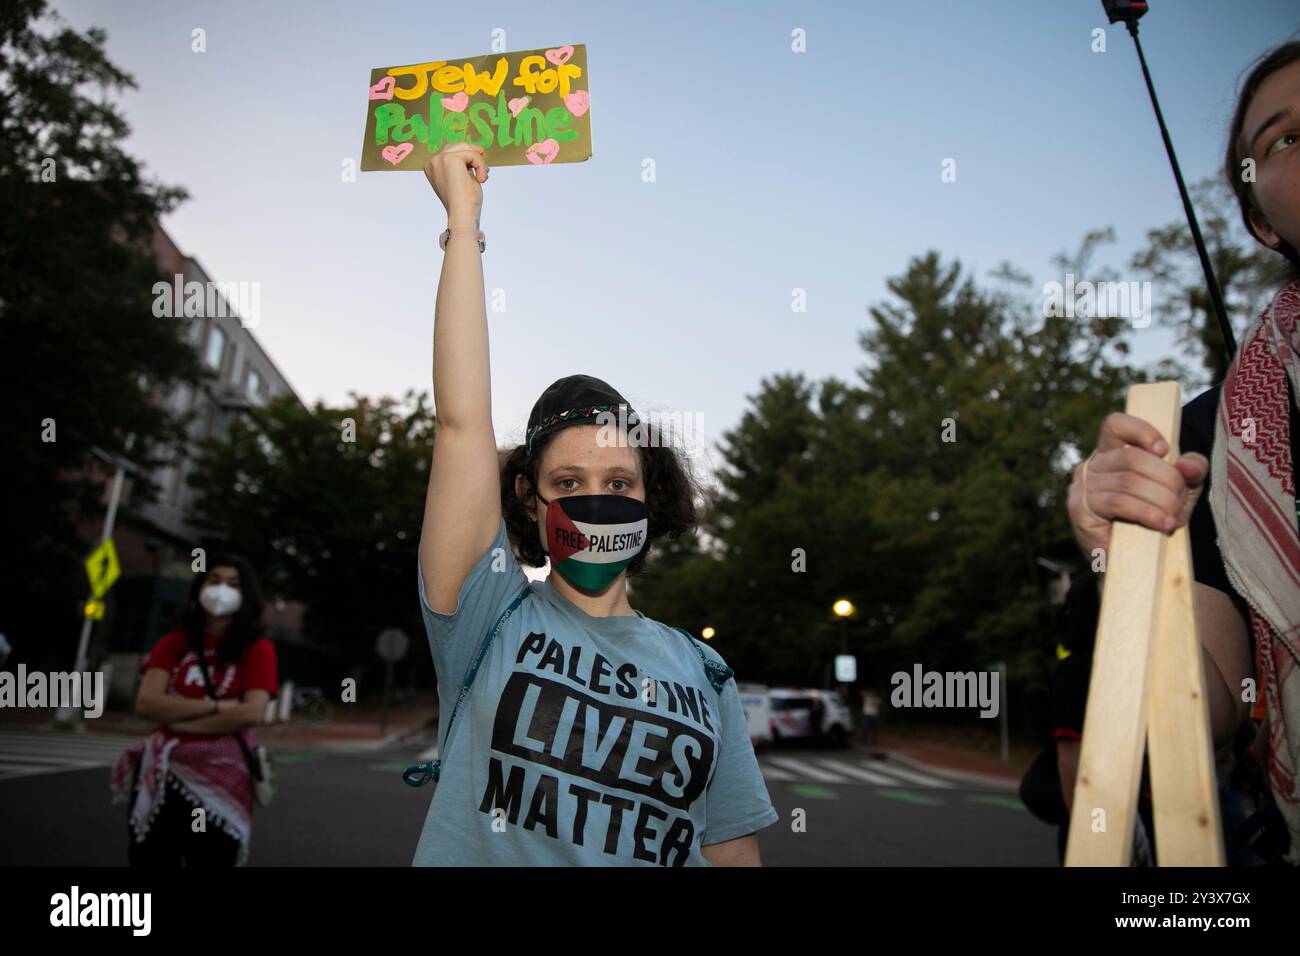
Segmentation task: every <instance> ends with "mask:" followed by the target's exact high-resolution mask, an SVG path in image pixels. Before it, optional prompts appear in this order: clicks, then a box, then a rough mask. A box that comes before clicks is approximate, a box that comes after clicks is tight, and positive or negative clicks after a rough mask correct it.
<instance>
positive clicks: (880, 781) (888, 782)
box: [821, 760, 898, 787]
mask: <svg viewBox="0 0 1300 956" xmlns="http://www.w3.org/2000/svg"><path fill="white" fill-rule="evenodd" d="M821 765H822V766H823V767H825V766H830V767H833V768H834V769H836V770H838V771H839V772H840V773H846V774H848V775H849V776H850V777H857V778H858V779H859V780H865V781H866V782H867V783H874V784H875V785H876V786H877V787H897V786H898V781H897V780H895V779H894V778H893V777H886V776H885V775H884V774H883V773H876V771H874V770H868V769H867V768H866V767H858V766H855V765H853V764H848V763H839V762H838V761H833V760H823V761H821Z"/></svg>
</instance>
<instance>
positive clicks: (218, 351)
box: [203, 325, 226, 372]
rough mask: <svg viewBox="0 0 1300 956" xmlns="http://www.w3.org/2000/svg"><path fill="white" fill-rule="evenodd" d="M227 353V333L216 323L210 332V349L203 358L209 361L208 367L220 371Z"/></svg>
mask: <svg viewBox="0 0 1300 956" xmlns="http://www.w3.org/2000/svg"><path fill="white" fill-rule="evenodd" d="M225 354H226V333H225V332H222V331H221V330H220V329H219V328H217V327H216V326H215V325H214V326H212V331H211V332H209V333H208V351H207V353H206V354H205V355H204V356H203V360H204V361H205V362H207V364H208V368H210V369H212V370H213V371H217V372H219V371H221V360H222V358H224V357H225Z"/></svg>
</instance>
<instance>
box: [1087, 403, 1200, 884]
mask: <svg viewBox="0 0 1300 956" xmlns="http://www.w3.org/2000/svg"><path fill="white" fill-rule="evenodd" d="M1180 405H1181V393H1180V391H1179V388H1178V385H1177V384H1176V383H1174V382H1155V383H1152V384H1148V385H1134V386H1131V387H1130V388H1129V390H1128V404H1127V406H1126V408H1125V411H1126V412H1127V413H1128V414H1130V415H1133V416H1135V417H1137V418H1141V419H1144V420H1145V421H1148V422H1150V423H1151V424H1152V425H1154V426H1155V427H1156V429H1158V430H1159V432H1160V434H1162V435H1163V436H1165V440H1166V441H1167V442H1168V443H1169V454H1168V455H1167V456H1166V459H1167V460H1168V461H1174V460H1176V459H1177V457H1178V426H1179V422H1180V417H1181V416H1180ZM1193 584H1194V581H1193V578H1192V559H1191V543H1190V541H1189V540H1188V537H1187V528H1186V526H1184V527H1181V528H1179V529H1177V530H1176V531H1174V532H1173V533H1172V534H1169V535H1166V534H1162V533H1161V532H1159V531H1152V530H1150V529H1149V528H1144V527H1142V526H1141V525H1137V524H1130V523H1128V522H1121V521H1116V522H1115V524H1114V526H1113V527H1112V529H1111V537H1110V548H1109V551H1108V554H1107V555H1106V583H1105V589H1104V590H1103V592H1102V597H1101V619H1100V621H1099V623H1098V627H1097V643H1096V647H1095V649H1094V651H1093V662H1092V680H1091V683H1090V685H1089V688H1088V708H1087V711H1086V712H1085V715H1084V723H1083V742H1082V745H1081V747H1080V755H1079V770H1078V776H1077V780H1076V784H1075V788H1074V803H1073V805H1072V811H1071V814H1070V833H1069V844H1068V847H1067V849H1066V854H1065V865H1066V866H1128V865H1129V863H1130V860H1131V857H1132V854H1133V833H1134V826H1135V824H1136V819H1135V818H1136V815H1137V797H1138V786H1139V784H1140V783H1141V775H1142V745H1143V743H1144V742H1145V743H1146V745H1147V748H1148V755H1149V760H1150V770H1151V800H1152V804H1153V810H1154V816H1155V830H1156V834H1155V843H1156V858H1157V862H1158V863H1159V865H1160V866H1223V865H1224V849H1223V828H1222V824H1221V820H1220V817H1219V793H1218V787H1217V785H1216V783H1215V776H1214V747H1213V742H1212V738H1211V736H1210V714H1209V706H1208V702H1207V700H1206V696H1205V681H1204V676H1203V673H1202V670H1201V643H1200V636H1199V635H1198V633H1197V629H1196V615H1195V613H1194V612H1193V604H1192V590H1193Z"/></svg>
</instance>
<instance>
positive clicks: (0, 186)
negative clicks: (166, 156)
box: [0, 0, 200, 646]
mask: <svg viewBox="0 0 1300 956" xmlns="http://www.w3.org/2000/svg"><path fill="white" fill-rule="evenodd" d="M44 17H45V3H44V2H43V0H14V2H11V3H6V4H4V6H3V12H0V290H3V291H2V292H0V380H2V381H3V383H4V386H3V387H4V412H5V413H4V415H3V416H0V445H2V446H3V447H4V449H5V472H6V478H7V486H8V488H9V491H8V492H7V497H8V500H9V504H8V505H7V506H6V507H5V509H4V514H5V525H4V531H5V534H4V538H5V542H6V547H8V548H10V549H17V553H16V554H15V553H13V551H11V553H10V558H11V561H8V562H6V565H7V567H9V568H11V569H12V570H11V571H6V574H5V575H4V576H3V580H4V583H3V585H0V608H3V609H4V611H3V612H2V613H3V615H4V620H3V621H2V622H0V628H3V629H5V630H7V631H8V633H9V634H10V636H11V637H14V636H17V637H19V639H20V640H22V639H24V638H30V639H31V641H32V642H35V641H36V640H37V638H39V641H40V644H41V645H45V646H48V645H49V643H50V641H49V638H50V635H51V633H52V632H53V633H55V634H59V633H62V631H63V629H64V628H63V624H64V622H65V621H66V620H67V619H65V618H59V619H58V623H53V621H52V614H54V615H57V614H59V613H63V614H69V615H70V614H75V612H76V610H77V602H78V599H79V598H80V597H82V596H83V595H84V591H85V576H84V572H83V571H82V569H81V561H82V559H83V558H84V556H85V555H84V550H85V548H84V544H83V542H82V535H81V534H80V533H79V524H81V523H83V522H87V523H91V524H93V522H94V521H96V520H97V519H98V518H99V516H100V514H101V509H102V505H101V503H100V494H101V491H102V487H103V486H102V478H100V477H96V476H95V475H94V474H92V473H91V472H89V471H87V469H86V465H87V463H88V462H91V461H92V457H91V454H92V449H93V448H100V449H102V450H104V451H106V452H109V453H117V454H120V453H123V452H125V451H126V443H127V438H128V436H131V435H133V436H134V445H133V446H132V448H131V451H130V454H129V457H130V458H131V459H132V460H133V461H134V462H136V463H137V464H140V465H142V466H144V467H145V469H146V471H147V469H148V467H149V466H150V465H152V464H155V463H157V462H159V461H160V460H162V459H163V458H164V457H166V455H167V454H168V452H169V449H170V448H171V447H173V446H174V444H175V443H176V442H177V441H178V440H179V438H180V436H181V428H182V423H181V422H179V421H177V420H175V419H174V418H173V417H171V416H169V414H168V413H167V412H166V411H165V410H164V408H163V407H161V406H160V404H158V403H157V402H156V401H155V400H154V399H155V397H156V396H157V395H158V393H159V392H160V391H161V390H163V389H165V388H167V387H169V386H172V385H175V384H177V383H181V382H190V383H192V382H195V381H197V380H198V377H199V375H200V372H199V365H198V361H197V358H196V356H195V355H194V353H193V350H192V348H191V347H190V346H189V345H187V344H186V342H185V340H184V338H183V329H182V328H181V325H180V323H178V322H176V321H174V320H171V319H159V318H156V317H155V316H154V315H153V312H152V307H153V300H154V295H153V292H152V288H153V285H154V283H155V282H156V281H158V279H159V278H160V276H159V274H158V270H157V268H156V267H155V265H154V260H153V256H152V252H151V239H152V235H153V228H154V223H155V222H156V221H157V220H158V217H159V216H161V215H162V214H163V213H165V212H167V211H168V210H170V209H172V208H173V207H174V206H175V204H176V203H177V202H179V201H180V200H181V198H182V197H183V193H182V192H181V191H180V190H178V189H173V188H169V187H166V186H163V185H160V184H158V183H156V182H153V181H150V180H148V179H146V178H145V176H144V174H143V172H142V169H141V165H140V162H139V161H138V160H137V159H135V158H134V157H132V156H131V155H130V154H128V153H127V152H125V151H124V150H123V149H122V147H121V141H122V139H123V138H124V137H125V136H126V134H127V132H128V129H127V125H126V123H125V121H124V120H123V119H122V116H121V114H120V113H119V112H118V109H117V107H116V105H115V104H114V103H113V102H112V100H111V98H110V96H111V94H113V93H116V92H119V91H121V90H123V89H128V88H131V87H132V86H133V85H134V83H133V81H132V80H131V78H130V77H129V76H128V75H127V74H125V73H123V72H122V71H121V70H119V69H118V68H117V67H115V66H114V65H113V64H112V63H110V62H109V61H108V59H107V58H106V57H105V54H104V41H105V35H104V33H103V31H101V30H97V29H91V30H88V31H87V32H85V33H78V32H76V31H74V30H72V29H69V28H67V27H65V26H63V25H62V24H61V22H60V21H59V20H58V18H57V17H54V16H50V17H48V18H44ZM43 18H44V19H43ZM51 439H53V440H51ZM142 479H143V480H141V481H139V482H137V486H136V488H135V489H133V494H134V495H135V496H136V497H137V498H138V499H145V500H147V499H148V497H149V496H150V495H151V493H153V491H154V489H152V488H151V487H150V485H149V483H148V481H147V478H145V477H144V476H142ZM74 620H75V619H74ZM68 623H73V622H72V621H68ZM74 638H75V627H74V628H71V629H70V639H74ZM29 646H30V644H29Z"/></svg>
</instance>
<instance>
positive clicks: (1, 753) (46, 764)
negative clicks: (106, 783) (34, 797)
mask: <svg viewBox="0 0 1300 956" xmlns="http://www.w3.org/2000/svg"><path fill="white" fill-rule="evenodd" d="M138 739H139V738H138V737H131V736H126V735H121V734H65V733H39V732H31V731H2V732H0V780H7V779H11V778H15V777H32V776H37V775H39V774H46V773H63V772H66V771H69V770H87V769H90V768H93V767H111V766H112V765H113V763H114V762H116V760H117V758H118V755H119V754H120V753H121V752H122V751H123V750H125V749H126V748H128V747H130V746H131V745H132V744H134V743H135V742H136V741H137V740H138Z"/></svg>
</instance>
